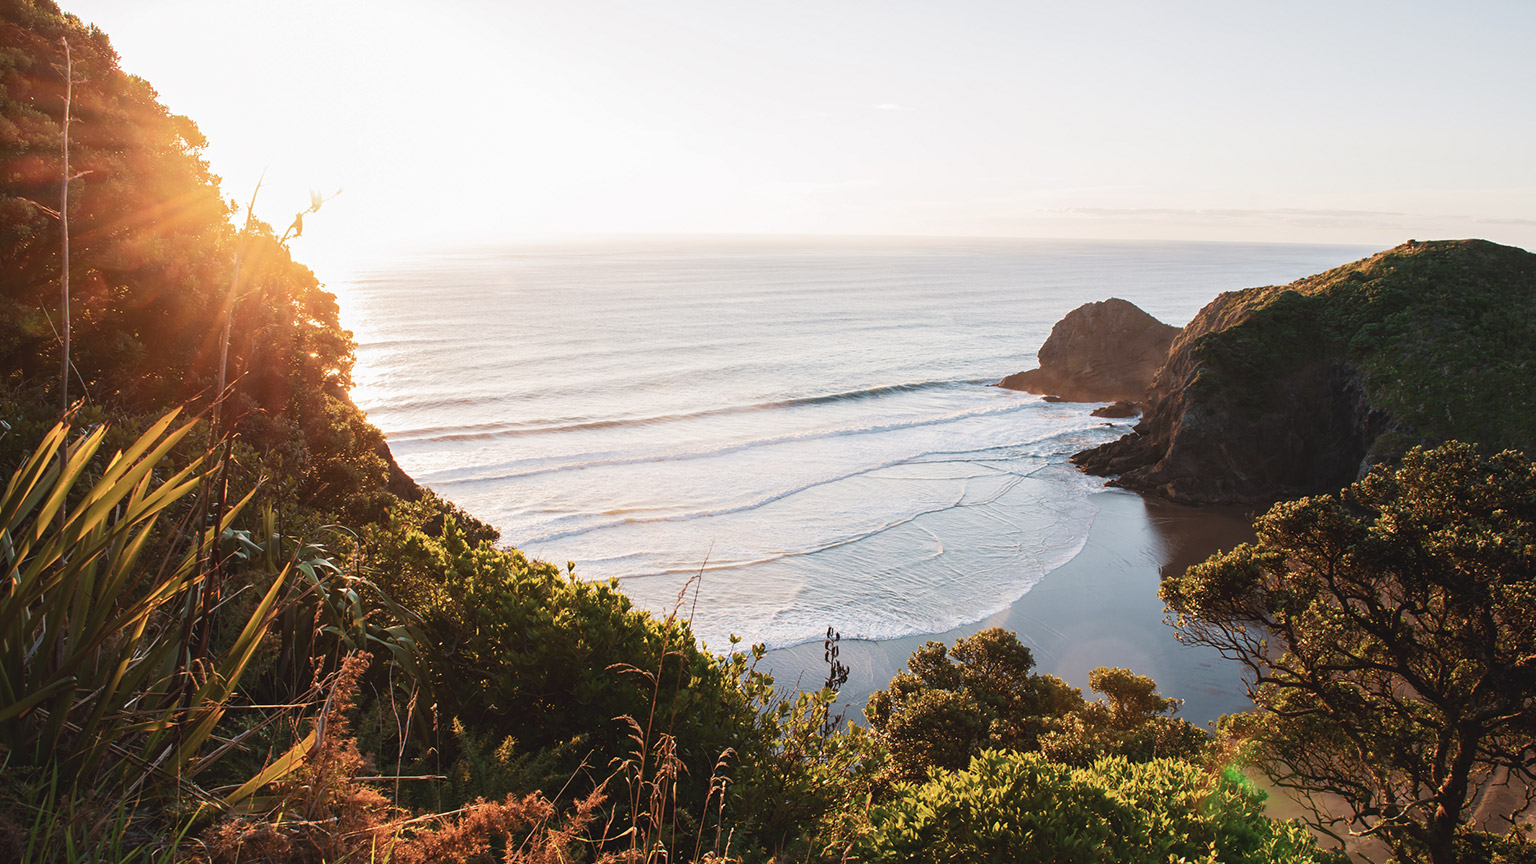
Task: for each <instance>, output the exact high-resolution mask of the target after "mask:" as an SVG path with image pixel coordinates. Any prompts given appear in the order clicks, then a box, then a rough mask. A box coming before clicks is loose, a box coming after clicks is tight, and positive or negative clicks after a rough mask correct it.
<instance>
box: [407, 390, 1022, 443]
mask: <svg viewBox="0 0 1536 864" xmlns="http://www.w3.org/2000/svg"><path fill="white" fill-rule="evenodd" d="M990 383H993V382H992V381H991V379H986V378H982V379H975V378H972V379H956V380H948V381H916V382H912V383H909V384H885V385H880V386H876V387H865V388H861V389H857V390H846V391H842V392H838V393H824V394H818V395H815V396H796V397H792V398H789V399H777V400H771V401H767V402H758V403H754V404H751V405H729V406H724V407H720V408H708V409H705V410H702V411H685V412H679V413H675V414H654V415H650V416H644V417H614V418H608V419H602V420H589V419H585V418H580V417H561V418H555V419H546V420H527V421H517V422H498V423H478V424H472V425H454V426H427V427H422V428H419V429H402V430H398V431H395V432H391V433H390V434H389V440H390V441H393V442H404V441H431V442H440V441H483V440H487V439H494V438H511V437H517V436H522V435H547V434H552V433H557V432H573V431H578V430H583V429H611V428H614V427H619V426H653V425H658V424H663V423H676V422H679V421H684V420H696V419H700V418H705V417H720V416H725V415H731V414H748V413H752V412H756V411H772V410H775V409H781V408H800V407H805V406H810V405H827V404H831V403H836V402H852V401H858V400H862V399H878V398H881V397H884V396H894V395H897V394H901V393H916V392H921V391H927V390H954V389H959V388H963V387H975V386H979V385H983V384H990ZM478 404H484V400H481V399H474V398H455V397H448V398H441V397H440V398H437V399H428V400H422V401H421V402H419V403H417V402H409V403H406V402H402V403H397V404H391V405H390V407H391V408H421V407H426V408H447V407H454V406H457V405H478Z"/></svg>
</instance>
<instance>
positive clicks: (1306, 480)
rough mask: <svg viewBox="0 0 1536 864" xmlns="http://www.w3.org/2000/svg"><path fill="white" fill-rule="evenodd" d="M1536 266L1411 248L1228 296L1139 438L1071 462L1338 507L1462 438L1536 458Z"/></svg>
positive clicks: (1192, 494)
mask: <svg viewBox="0 0 1536 864" xmlns="http://www.w3.org/2000/svg"><path fill="white" fill-rule="evenodd" d="M1532 374H1536V255H1532V254H1531V253H1528V252H1526V251H1524V250H1521V249H1515V248H1511V247H1507V246H1498V245H1495V244H1493V243H1489V242H1486V241H1481V240H1464V241H1440V242H1433V243H1415V242H1412V241H1410V242H1409V243H1407V244H1404V245H1402V246H1399V247H1396V248H1394V249H1390V250H1388V251H1386V252H1383V253H1380V254H1378V255H1375V256H1373V257H1371V258H1368V259H1365V260H1363V261H1357V262H1355V263H1353V264H1348V265H1345V266H1344V267H1340V268H1337V269H1334V270H1330V271H1328V272H1326V273H1322V274H1319V275H1316V276H1310V277H1307V278H1306V279H1302V280H1299V281H1297V282H1294V283H1292V284H1290V285H1287V286H1283V287H1265V288H1251V289H1247V290H1244V291H1235V292H1229V293H1226V294H1223V295H1221V296H1220V297H1218V298H1216V300H1214V301H1212V302H1211V303H1210V304H1209V305H1207V306H1206V307H1205V308H1204V309H1202V310H1201V311H1200V314H1199V315H1197V316H1196V317H1195V319H1194V320H1193V321H1191V322H1190V324H1189V326H1188V327H1186V328H1185V329H1184V332H1183V333H1182V334H1180V336H1179V338H1178V339H1177V340H1176V341H1175V342H1174V344H1173V347H1172V349H1171V350H1170V352H1169V355H1168V362H1167V363H1166V364H1165V365H1164V366H1163V368H1162V369H1161V370H1160V371H1159V372H1158V374H1157V377H1156V380H1155V382H1154V383H1153V387H1152V391H1151V393H1150V395H1149V399H1148V403H1147V408H1146V410H1145V413H1144V414H1143V419H1142V421H1141V422H1140V423H1139V424H1137V426H1136V427H1135V430H1134V431H1133V432H1132V433H1131V434H1129V435H1127V436H1125V437H1124V438H1121V439H1120V440H1118V441H1113V442H1111V443H1109V444H1105V445H1103V446H1101V447H1097V448H1094V449H1092V450H1087V451H1084V452H1082V453H1079V454H1077V455H1076V456H1075V457H1073V461H1074V462H1076V463H1077V464H1078V465H1079V466H1081V467H1082V468H1083V469H1084V470H1086V471H1088V472H1090V473H1093V474H1103V475H1109V474H1118V475H1120V476H1119V478H1118V479H1117V480H1115V481H1114V485H1118V486H1123V487H1126V488H1131V489H1136V490H1138V491H1144V492H1150V493H1153V494H1157V495H1160V496H1162V497H1165V498H1169V499H1171V500H1174V501H1180V502H1184V503H1191V504H1199V503H1260V502H1267V501H1273V500H1277V499H1280V498H1285V497H1292V496H1296V495H1303V494H1311V493H1315V492H1321V491H1331V490H1335V489H1337V488H1339V487H1341V486H1343V485H1345V484H1347V483H1348V482H1350V481H1352V480H1354V479H1355V478H1356V477H1357V476H1358V475H1359V474H1360V473H1361V472H1362V471H1363V470H1364V469H1365V468H1367V467H1368V466H1369V465H1370V464H1372V463H1373V462H1376V461H1380V460H1389V459H1393V458H1395V457H1397V456H1399V455H1401V454H1402V453H1403V452H1405V451H1406V450H1407V449H1408V448H1410V447H1412V446H1413V445H1415V444H1435V443H1439V442H1440V441H1444V440H1447V439H1450V438H1458V439H1461V440H1464V441H1472V442H1476V443H1479V444H1482V445H1484V446H1485V447H1486V448H1488V449H1502V448H1505V447H1516V448H1521V449H1530V448H1531V447H1532V446H1533V444H1536V399H1532V398H1531V396H1532V395H1533V389H1536V388H1533V386H1532V383H1531V375H1532Z"/></svg>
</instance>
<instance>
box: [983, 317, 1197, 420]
mask: <svg viewBox="0 0 1536 864" xmlns="http://www.w3.org/2000/svg"><path fill="white" fill-rule="evenodd" d="M1178 335H1179V328H1177V327H1170V326H1169V325H1167V324H1164V323H1163V322H1161V321H1159V320H1157V319H1156V318H1153V317H1152V316H1151V315H1148V314H1147V313H1145V312H1143V311H1142V310H1141V309H1139V308H1137V307H1136V305H1135V304H1133V303H1130V302H1128V301H1125V300H1121V299H1119V298H1117V297H1112V298H1110V299H1108V300H1105V301H1103V302H1100V303H1088V304H1086V305H1083V306H1079V307H1078V308H1076V309H1074V310H1072V311H1071V312H1068V313H1067V316H1066V317H1065V318H1062V319H1061V320H1060V321H1058V322H1056V326H1055V327H1052V328H1051V335H1050V337H1049V338H1047V339H1046V340H1045V344H1044V345H1042V346H1040V351H1039V353H1038V355H1037V356H1038V358H1039V360H1040V368H1038V369H1031V370H1029V371H1027V372H1019V373H1016V374H1013V375H1009V376H1008V377H1007V378H1004V379H1003V380H1002V381H1000V382H998V386H999V387H1006V388H1008V389H1010V390H1023V391H1025V392H1027V393H1039V394H1042V395H1045V396H1048V397H1051V396H1054V397H1056V398H1057V400H1058V401H1066V402H1118V401H1123V402H1130V403H1135V404H1140V403H1141V402H1142V401H1144V400H1145V399H1146V398H1147V390H1148V388H1149V387H1151V385H1152V380H1153V377H1154V376H1155V375H1156V374H1157V370H1158V369H1159V368H1160V367H1161V366H1162V365H1163V361H1164V360H1165V359H1166V358H1167V356H1168V348H1169V346H1170V345H1171V344H1172V343H1173V340H1174V337H1176V336H1178ZM1134 413H1135V411H1134V410H1132V411H1130V412H1129V413H1125V414H1121V415H1116V416H1126V417H1129V416H1132V415H1133V414H1134Z"/></svg>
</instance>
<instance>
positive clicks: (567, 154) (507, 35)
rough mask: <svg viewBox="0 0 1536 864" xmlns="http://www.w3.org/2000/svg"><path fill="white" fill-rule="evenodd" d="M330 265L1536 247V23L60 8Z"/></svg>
mask: <svg viewBox="0 0 1536 864" xmlns="http://www.w3.org/2000/svg"><path fill="white" fill-rule="evenodd" d="M61 2H62V5H63V7H64V8H65V11H68V12H72V13H74V14H76V15H79V16H80V17H81V18H82V19H84V20H85V21H87V22H90V23H94V24H96V25H98V26H100V27H101V28H102V29H103V30H105V31H106V32H107V33H108V35H109V36H110V37H111V38H112V41H113V44H114V45H115V46H116V48H117V50H118V53H119V54H120V55H121V57H122V65H123V68H124V69H126V70H127V71H129V72H131V73H134V74H137V75H141V76H143V77H144V78H146V79H148V80H149V81H150V83H151V84H152V85H154V87H155V88H156V89H157V90H158V91H159V93H160V95H161V101H162V102H164V103H165V104H166V105H167V106H168V107H169V108H170V109H171V110H172V111H174V112H176V113H180V114H186V115H187V116H189V117H191V118H192V119H193V120H194V121H195V122H196V123H197V124H198V126H199V128H201V129H202V131H203V133H204V134H205V135H207V137H208V139H209V141H210V146H209V148H208V150H207V156H208V158H209V160H210V162H211V163H212V165H213V169H214V171H215V172H216V173H218V174H220V175H221V176H222V177H223V178H224V180H225V183H224V193H225V197H234V198H239V199H240V200H241V201H244V199H245V198H246V197H247V196H249V194H250V189H251V187H252V186H253V185H254V184H255V182H256V178H257V177H258V176H259V175H260V174H261V172H262V170H263V169H264V168H265V169H266V170H267V184H266V186H265V187H264V189H263V192H262V195H261V200H260V202H259V205H258V208H257V209H258V212H259V213H260V214H261V215H263V217H264V218H266V219H267V220H268V221H270V222H273V223H274V224H276V225H277V226H278V228H279V230H281V228H282V226H283V225H286V224H287V222H288V220H289V218H290V217H291V215H292V213H293V212H294V211H296V210H299V209H301V208H302V207H303V206H305V204H307V202H308V193H307V190H308V189H311V188H314V189H317V190H321V191H324V192H327V193H329V192H331V191H334V189H335V188H336V187H338V186H339V187H343V188H344V190H345V191H344V192H343V194H342V195H341V196H340V197H338V198H337V199H335V200H334V201H332V202H331V203H329V204H327V205H326V207H325V208H324V210H322V212H321V213H320V214H319V215H317V216H315V217H312V218H310V219H308V220H307V221H306V228H307V229H308V230H307V232H306V236H305V237H304V238H303V239H301V240H300V241H299V242H298V243H297V244H295V253H296V255H297V256H298V257H299V258H300V259H301V260H305V261H308V262H311V263H312V264H314V266H315V267H316V269H317V271H319V272H320V274H321V276H322V278H323V279H324V278H326V277H327V275H332V276H334V275H336V273H338V272H339V271H341V270H350V269H351V268H352V267H355V266H366V265H367V262H369V261H370V260H374V259H375V258H376V257H378V256H380V255H383V254H386V253H387V252H389V251H390V250H397V249H400V248H402V247H406V246H419V245H427V244H435V243H445V242H446V243H458V242H485V241H496V240H500V239H505V238H512V237H517V236H521V235H571V234H589V233H599V234H614V233H646V234H655V233H689V234H702V233H775V234H866V235H867V234H912V235H967V236H1021V237H1081V238H1127V239H1179V240H1245V241H1279V242H1290V241H1296V242H1336V243H1363V244H1377V245H1380V246H1382V247H1386V246H1390V245H1393V244H1396V243H1399V242H1402V241H1403V240H1406V239H1408V238H1410V237H1414V238H1417V239H1434V238H1446V237H1473V236H1476V237H1486V238H1488V239H1491V240H1496V241H1499V242H1503V243H1511V244H1515V245H1519V246H1524V247H1526V248H1533V249H1536V153H1533V144H1536V110H1533V109H1536V95H1533V91H1532V86H1533V84H1536V50H1532V48H1531V44H1532V40H1533V38H1536V3H1532V2H1529V0H1520V2H1478V0H1472V2H1465V0H1464V2H1457V3H1450V2H1433V3H1431V2H1410V0H1395V2H1348V0H1331V2H1269V3H1258V2H1241V0H1222V2H1208V3H1207V2H1163V3H1154V2H1093V0H1082V2H1062V0H1053V2H1025V0H999V2H981V0H925V2H900V0H758V2H750V3H749V2H738V0H688V2H684V0H651V2H640V0H543V2H516V0H502V2H491V0H435V2H431V3H427V2H416V3H407V2H403V0H371V2H361V0H269V2H252V0H239V2H234V0H61Z"/></svg>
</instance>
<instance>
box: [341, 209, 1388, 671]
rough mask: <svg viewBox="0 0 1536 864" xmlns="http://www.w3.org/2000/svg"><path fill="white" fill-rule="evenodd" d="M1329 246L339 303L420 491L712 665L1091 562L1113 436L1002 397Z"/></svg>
mask: <svg viewBox="0 0 1536 864" xmlns="http://www.w3.org/2000/svg"><path fill="white" fill-rule="evenodd" d="M1372 251H1374V250H1372V249H1367V248H1363V247H1343V246H1300V245H1255V244H1231V243H1166V242H1089V241H1074V242H1067V241H1025V240H958V239H910V238H902V239H858V238H854V239H846V238H835V239H834V238H763V239H757V238H702V239H691V238H668V239H630V240H606V241H597V240H593V241H590V242H584V243H574V242H573V243H561V244H547V245H507V246H504V247H495V248H476V249H457V250H444V251H442V252H440V253H434V254H426V255H418V256H414V257H403V258H401V259H400V260H397V261H391V262H387V263H386V262H381V263H380V265H379V266H378V267H376V268H374V269H371V270H365V271H361V272H360V273H359V274H358V275H356V276H355V277H352V278H349V279H348V280H346V281H345V282H343V283H342V284H339V285H336V286H333V287H334V288H335V289H337V293H338V295H339V297H340V300H341V304H342V310H343V319H344V323H345V324H346V326H348V327H349V328H350V329H351V330H352V331H353V332H354V334H355V335H356V338H357V342H358V352H357V367H356V371H355V373H354V378H355V381H356V385H355V389H354V391H353V396H354V398H355V399H356V401H357V403H358V404H359V405H360V406H361V407H362V408H363V409H365V410H366V411H367V413H368V416H369V417H370V418H371V419H372V420H373V422H374V423H376V424H377V425H378V426H379V427H380V428H381V429H383V430H384V432H385V433H386V435H387V436H388V438H389V443H390V447H391V448H392V450H393V451H394V454H395V456H396V458H397V459H398V460H399V462H400V464H401V466H402V467H404V468H405V470H406V471H407V472H409V473H410V474H411V475H412V476H413V477H415V478H416V479H417V480H418V481H420V482H421V483H423V484H425V485H426V486H428V487H430V488H432V489H433V490H435V491H437V492H438V493H440V494H442V495H443V496H444V497H446V498H448V499H450V500H452V501H455V502H457V503H458V504H460V505H461V506H463V507H465V508H466V509H467V510H469V511H470V512H471V513H474V514H475V515H477V516H479V517H480V518H482V519H484V520H486V521H488V522H490V523H492V524H494V525H495V526H496V527H498V528H499V529H501V531H502V539H503V542H505V543H506V544H509V545H513V546H516V547H518V548H520V549H522V550H523V551H524V552H526V553H528V554H529V555H530V556H532V557H535V558H540V559H544V560H549V561H554V562H558V563H560V564H561V565H564V564H565V563H566V562H574V567H575V573H576V574H577V576H578V577H580V578H583V579H609V578H617V579H618V580H619V581H620V583H621V584H622V586H623V590H624V591H625V592H626V593H627V594H629V596H631V597H632V598H633V599H634V600H635V602H636V603H637V604H638V605H639V606H641V607H643V608H646V609H650V610H652V611H653V612H656V613H658V614H662V615H665V614H667V613H668V612H670V611H672V610H674V609H679V610H680V614H682V615H686V616H691V619H692V621H693V628H694V632H695V634H696V635H698V636H699V637H701V638H702V639H703V640H704V641H705V643H706V644H707V645H709V646H711V647H713V648H716V649H723V648H725V647H726V646H727V642H728V640H729V638H730V636H731V635H733V634H734V635H736V636H738V637H740V638H741V639H742V640H744V641H745V642H746V643H748V644H751V643H759V642H761V643H765V644H767V645H768V646H769V647H770V648H777V647H784V646H790V645H795V644H798V643H802V642H807V641H813V640H817V641H819V640H820V639H821V638H822V636H823V635H824V634H825V632H826V630H827V628H828V627H829V626H831V627H834V628H835V629H837V630H838V631H839V632H840V633H841V634H842V636H843V637H844V638H845V639H846V638H855V639H893V638H899V637H905V636H911V635H915V634H923V633H938V632H942V631H945V630H949V629H951V628H953V627H956V626H959V625H962V624H965V623H968V622H974V621H978V620H981V619H982V618H984V617H986V616H988V615H990V614H992V613H995V612H997V611H999V610H1000V609H1002V608H1004V607H1006V606H1007V605H1008V604H1010V603H1011V602H1013V601H1014V600H1016V599H1018V598H1019V597H1020V596H1022V595H1024V594H1025V593H1026V592H1028V591H1029V590H1030V588H1031V586H1033V585H1035V584H1036V583H1037V582H1039V580H1040V579H1041V578H1042V577H1043V576H1044V575H1045V574H1046V573H1048V572H1050V571H1051V570H1053V569H1055V568H1056V567H1059V566H1060V565H1062V564H1064V563H1065V562H1067V561H1068V560H1070V559H1071V558H1072V557H1073V555H1075V554H1076V553H1077V552H1078V550H1079V549H1080V548H1082V545H1083V542H1084V539H1085V538H1086V537H1087V533H1088V528H1089V526H1090V525H1091V524H1092V522H1093V518H1094V515H1095V513H1096V512H1097V505H1096V504H1095V502H1094V493H1095V492H1096V491H1098V490H1099V489H1101V488H1102V485H1103V481H1102V480H1101V479H1099V478H1092V477H1087V476H1085V475H1082V474H1081V473H1079V472H1078V471H1076V470H1075V469H1074V468H1072V466H1071V465H1070V464H1069V463H1068V461H1067V460H1068V457H1070V456H1071V455H1072V454H1073V453H1074V452H1077V451H1078V450H1081V449H1083V448H1085V447H1090V446H1093V445H1095V444H1098V443H1101V442H1104V441H1108V440H1110V439H1112V438H1114V437H1117V436H1119V435H1121V434H1123V433H1124V432H1125V431H1126V428H1127V423H1126V421H1114V422H1113V424H1110V423H1107V422H1106V421H1104V420H1102V419H1100V418H1096V417H1092V416H1090V414H1089V412H1090V411H1091V410H1092V409H1093V408H1094V407H1096V406H1095V405H1091V404H1068V403H1048V402H1045V401H1043V400H1042V399H1041V398H1040V397H1038V396H1034V395H1030V394H1026V393H1017V392H1012V391H1008V390H1003V389H1000V388H997V387H994V386H990V385H992V384H993V383H994V382H996V381H997V380H999V379H1000V378H1002V377H1003V376H1004V375H1007V374H1010V373H1012V372H1017V371H1020V370H1022V369H1028V368H1032V367H1034V366H1035V365H1036V364H1035V351H1036V350H1037V349H1038V348H1039V347H1040V345H1041V343H1042V342H1043V341H1044V340H1045V338H1046V336H1047V335H1048V334H1049V332H1050V329H1051V326H1052V325H1053V324H1054V323H1055V322H1056V321H1058V320H1059V319H1060V318H1061V317H1062V316H1063V315H1065V314H1066V313H1067V312H1069V311H1071V310H1072V309H1074V308H1076V307H1077V306H1079V305H1081V304H1083V303H1087V302H1091V301H1095V300H1103V299H1106V298H1108V297H1122V298H1124V299H1126V300H1130V301H1131V302H1133V303H1135V304H1137V305H1138V306H1140V307H1141V308H1142V309H1144V310H1146V311H1147V312H1149V313H1151V314H1152V315H1154V316H1156V317H1157V318H1159V319H1161V320H1163V321H1165V322H1167V323H1170V324H1175V325H1183V324H1185V323H1187V322H1188V321H1189V319H1190V318H1191V317H1193V316H1194V314H1195V313H1196V312H1197V311H1198V310H1199V309H1200V307H1201V306H1203V305H1205V303H1207V302H1208V301H1210V300H1211V299H1212V298H1214V297H1215V296H1216V294H1217V293H1219V292H1222V291H1229V290H1234V289H1239V288H1245V287H1250V286H1254V285H1268V284H1282V283H1285V282H1289V281H1291V280H1293V279H1296V278H1299V277H1301V276H1305V275H1308V274H1311V273H1315V272H1318V271H1321V270H1324V269H1327V268H1330V267H1333V266H1337V265H1339V264H1343V263H1346V262H1348V261H1351V260H1354V259H1357V258H1360V257H1363V256H1365V255H1367V254H1370V253H1371V252H1372Z"/></svg>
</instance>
